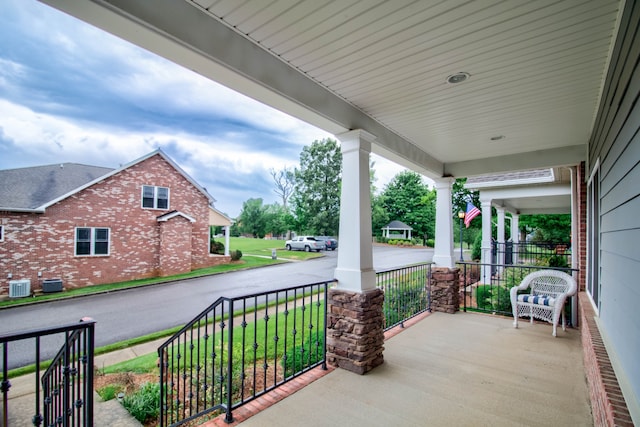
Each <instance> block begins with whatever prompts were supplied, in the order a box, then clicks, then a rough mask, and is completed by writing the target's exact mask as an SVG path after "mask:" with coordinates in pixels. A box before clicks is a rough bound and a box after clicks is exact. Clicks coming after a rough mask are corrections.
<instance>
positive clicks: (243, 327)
mask: <svg viewBox="0 0 640 427" xmlns="http://www.w3.org/2000/svg"><path fill="white" fill-rule="evenodd" d="M331 283H333V282H321V283H314V284H309V285H303V286H296V287H291V288H287V289H282V290H276V291H269V292H262V293H258V294H253V295H247V296H241V297H236V298H224V297H223V298H219V299H218V300H217V301H216V302H215V303H213V304H212V305H211V306H209V307H208V308H206V309H205V310H204V311H202V312H201V313H200V314H199V315H198V316H196V317H195V318H194V319H193V320H192V321H191V322H189V323H188V324H187V325H186V326H185V327H183V328H182V329H181V330H180V331H179V332H177V333H176V334H174V335H173V336H172V337H171V338H169V339H168V340H167V341H166V342H165V343H164V344H163V345H162V346H161V347H160V348H159V349H158V356H159V358H160V362H161V363H160V419H159V422H160V426H167V425H181V424H183V423H185V422H187V421H189V420H192V419H195V418H198V417H201V416H203V415H206V414H213V413H217V412H224V413H225V414H226V415H225V420H226V421H227V422H232V421H233V414H232V411H233V409H235V408H237V407H239V406H241V405H244V404H245V403H247V402H249V401H251V400H253V399H255V398H256V397H258V396H261V395H263V394H265V393H267V392H268V391H270V390H273V389H274V388H276V387H278V386H280V385H282V384H284V383H285V382H287V381H290V380H292V379H294V378H295V377H297V376H299V375H301V374H302V373H304V372H306V371H308V370H310V369H312V368H314V367H316V366H318V365H322V366H323V368H325V369H326V362H325V353H326V344H325V343H326V329H325V324H326V308H325V301H326V297H327V290H328V288H329V286H330V285H331Z"/></svg>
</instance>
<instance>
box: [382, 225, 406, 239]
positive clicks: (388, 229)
mask: <svg viewBox="0 0 640 427" xmlns="http://www.w3.org/2000/svg"><path fill="white" fill-rule="evenodd" d="M412 230H413V228H412V227H410V226H408V225H407V224H405V223H404V222H402V221H391V222H390V223H389V224H387V225H385V226H384V227H382V236H383V237H386V238H387V239H404V240H411V231H412Z"/></svg>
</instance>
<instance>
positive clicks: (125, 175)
mask: <svg viewBox="0 0 640 427" xmlns="http://www.w3.org/2000/svg"><path fill="white" fill-rule="evenodd" d="M214 201H215V200H214V198H213V197H212V196H211V195H210V194H209V193H208V192H207V191H206V190H205V189H204V188H203V187H201V186H200V185H198V184H197V183H196V182H195V181H194V180H193V179H192V178H191V177H189V175H187V174H186V173H185V172H184V171H183V170H182V169H181V168H180V167H179V166H178V165H177V164H176V163H174V162H173V161H172V160H171V159H170V158H169V157H168V156H167V155H166V154H164V153H163V152H162V151H161V150H156V151H154V152H151V153H149V154H147V155H146V156H143V157H141V158H140V159H137V160H135V161H133V162H131V163H129V164H127V165H125V166H122V167H120V168H118V169H108V168H102V167H95V166H87V165H79V164H73V163H64V164H56V165H47V166H39V167H31V168H21V169H11V170H4V171H0V297H2V296H6V295H9V294H10V292H9V290H10V285H11V283H10V282H11V281H12V280H23V279H29V280H30V289H31V290H32V291H33V290H38V289H40V285H41V284H42V282H43V281H44V280H47V279H61V280H62V281H63V285H64V287H65V288H76V287H83V286H91V285H97V284H101V283H113V282H121V281H127V280H135V279H142V278H148V277H157V276H168V275H173V274H178V273H184V272H189V271H191V270H193V269H198V268H203V267H209V266H212V265H217V264H222V263H226V262H229V260H230V258H229V256H228V250H227V254H226V255H214V254H210V253H209V233H210V232H209V229H210V227H209V225H225V226H228V225H230V224H231V221H230V220H229V219H228V218H227V217H225V216H224V215H222V214H220V212H218V211H216V210H215V208H214V207H213V203H214ZM211 218H218V219H222V220H223V221H222V222H221V223H218V224H211ZM225 221H226V222H225ZM218 222H219V221H218ZM227 246H228V244H227ZM14 283H15V282H14Z"/></svg>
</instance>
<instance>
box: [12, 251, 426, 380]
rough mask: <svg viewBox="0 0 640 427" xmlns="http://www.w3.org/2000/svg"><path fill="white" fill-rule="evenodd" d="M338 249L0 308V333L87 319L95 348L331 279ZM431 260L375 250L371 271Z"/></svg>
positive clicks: (27, 359)
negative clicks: (221, 303) (236, 301)
mask: <svg viewBox="0 0 640 427" xmlns="http://www.w3.org/2000/svg"><path fill="white" fill-rule="evenodd" d="M339 250H340V249H338V251H339ZM338 251H334V252H330V251H327V252H323V254H324V255H325V256H324V257H322V258H320V259H314V260H309V261H305V262H292V263H286V264H281V265H275V266H269V267H264V268H258V269H252V270H246V271H237V272H230V273H225V274H218V275H214V276H209V277H203V278H197V279H188V280H181V281H178V282H173V283H168V284H163V285H155V286H150V287H145V288H138V289H130V290H126V291H118V292H113V293H109V294H100V295H93V296H86V297H81V298H74V299H69V300H60V301H52V302H48V303H44V304H36V305H30V306H24V307H14V308H8V309H3V310H0V334H6V333H9V332H16V331H22V330H29V329H35V328H39V327H43V326H57V325H61V324H65V323H73V322H77V321H78V320H79V319H81V318H82V317H85V316H88V317H91V318H93V319H95V320H96V322H97V323H96V346H104V345H107V344H112V343H115V342H118V341H122V340H125V339H128V338H135V337H139V336H142V335H146V334H150V333H153V332H157V331H161V330H164V329H168V328H171V327H174V326H178V325H182V324H184V323H186V322H188V321H189V320H191V319H192V318H193V317H195V316H196V315H197V314H198V313H200V312H201V311H202V310H203V309H205V308H206V307H207V306H209V305H210V304H211V303H213V302H214V301H215V300H216V299H218V298H219V297H221V296H226V297H233V296H238V295H245V294H252V293H257V292H262V291H266V290H272V289H278V288H285V287H289V286H294V285H302V284H308V283H315V282H321V281H325V280H331V279H333V274H334V270H335V268H336V262H337V255H338ZM281 256H284V254H281ZM432 256H433V250H431V249H407V248H395V247H387V246H374V268H375V269H376V270H378V271H380V270H385V269H389V268H394V267H401V266H404V265H407V264H413V263H416V262H427V261H431V258H432ZM61 339H62V338H61V337H49V338H44V339H43V340H42V342H41V346H42V354H43V356H44V358H50V357H52V356H53V355H54V353H55V351H56V349H57V348H59V347H60V345H61V343H62V341H61ZM9 353H10V359H9V361H8V363H7V365H8V366H9V367H10V368H13V367H17V366H22V365H24V364H28V363H31V362H32V360H33V354H34V344H33V342H31V341H30V342H18V343H15V344H14V345H12V346H11V348H10V352H9Z"/></svg>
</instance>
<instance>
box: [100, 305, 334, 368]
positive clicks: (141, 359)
mask: <svg viewBox="0 0 640 427" xmlns="http://www.w3.org/2000/svg"><path fill="white" fill-rule="evenodd" d="M310 304H313V309H312V310H308V308H309V305H310ZM258 310H259V311H261V309H260V308H259V309H258ZM322 310H324V302H322V303H321V305H320V307H317V306H316V305H315V302H313V303H307V310H303V309H302V308H301V307H298V308H297V309H295V310H292V311H291V312H289V314H288V317H289V322H288V328H287V330H285V329H284V325H285V317H287V316H286V315H285V314H283V313H279V314H278V315H277V318H278V321H276V317H271V318H270V320H269V322H267V325H266V330H265V325H264V320H263V319H258V324H256V323H253V322H249V323H248V324H247V325H246V327H244V328H243V327H242V326H236V327H234V328H233V335H234V337H235V339H234V344H233V347H234V353H235V352H239V353H244V354H245V357H246V358H247V360H248V361H249V360H250V361H253V360H262V359H265V358H266V359H273V358H274V357H275V356H276V354H279V355H280V356H281V355H282V354H283V353H282V352H283V349H282V348H281V345H282V342H280V344H278V343H277V342H275V341H274V340H273V339H269V340H266V343H267V344H266V347H264V346H260V347H259V349H254V348H252V347H247V348H245V349H244V350H243V349H242V348H241V347H242V342H243V340H242V337H243V336H244V337H251V339H252V340H253V339H255V341H256V342H258V343H264V342H265V336H266V337H270V338H271V337H274V336H276V335H277V336H281V337H282V336H284V335H285V334H287V333H291V330H292V329H294V328H295V329H297V330H299V331H301V333H300V334H298V336H297V338H296V339H293V338H290V339H289V342H288V345H287V346H288V348H287V349H284V351H288V350H290V349H291V348H293V347H295V346H297V345H299V344H301V340H304V339H307V338H308V335H309V331H308V328H307V330H306V329H305V328H303V325H306V326H307V327H308V325H309V322H315V321H316V318H315V317H312V318H311V319H310V318H309V315H312V316H316V314H317V312H318V311H320V312H322ZM305 311H306V312H307V313H306V314H305ZM292 319H295V324H294V323H293V320H292ZM323 320H324V317H322V316H321V318H320V322H321V324H319V325H315V328H314V329H317V330H322V328H323V327H324V326H323V323H322V322H323ZM276 324H277V325H278V330H276ZM294 325H295V326H294ZM227 336H228V335H224V337H223V338H222V340H223V341H222V343H223V344H224V343H226V342H227V338H226V337H227ZM197 341H199V339H196V340H194V341H193V344H194V346H197V347H198V348H201V351H204V349H205V347H206V345H205V344H204V341H202V342H203V344H202V347H200V346H199V345H197ZM187 343H189V344H190V343H192V342H187ZM216 345H218V346H220V342H217V343H216ZM209 347H211V343H209ZM223 347H226V344H225V345H224V346H223ZM200 357H203V355H202V354H200ZM298 357H300V356H298ZM157 362H158V353H156V352H152V353H148V354H145V355H142V356H138V357H136V358H134V359H130V360H126V361H124V362H119V363H116V364H114V365H110V366H108V367H105V368H102V369H100V372H101V373H103V374H113V373H122V372H133V373H137V374H141V373H150V372H155V371H157V369H158V367H157ZM183 363H186V362H183Z"/></svg>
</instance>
